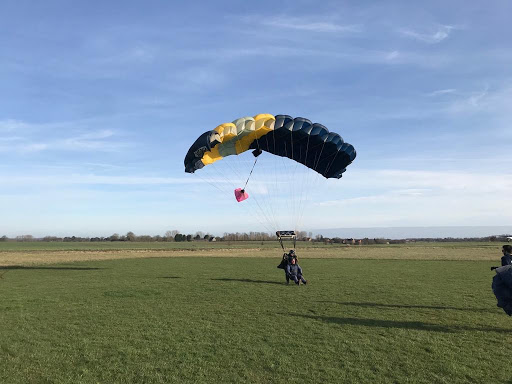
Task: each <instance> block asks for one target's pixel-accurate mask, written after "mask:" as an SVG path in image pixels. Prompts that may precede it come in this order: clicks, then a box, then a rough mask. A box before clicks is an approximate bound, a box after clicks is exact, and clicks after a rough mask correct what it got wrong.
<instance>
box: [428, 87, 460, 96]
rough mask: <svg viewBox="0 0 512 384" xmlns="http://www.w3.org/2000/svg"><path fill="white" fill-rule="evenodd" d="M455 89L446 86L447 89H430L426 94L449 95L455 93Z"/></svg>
mask: <svg viewBox="0 0 512 384" xmlns="http://www.w3.org/2000/svg"><path fill="white" fill-rule="evenodd" d="M456 92H457V90H456V89H453V88H448V89H439V90H437V91H432V92H430V93H428V94H427V96H432V97H434V96H441V95H449V94H454V93H456Z"/></svg>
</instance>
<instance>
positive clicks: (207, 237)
mask: <svg viewBox="0 0 512 384" xmlns="http://www.w3.org/2000/svg"><path fill="white" fill-rule="evenodd" d="M211 237H213V236H212V235H210V234H206V235H204V237H203V239H204V240H210V238H211Z"/></svg>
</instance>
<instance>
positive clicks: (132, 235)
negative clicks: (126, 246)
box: [126, 231, 137, 241]
mask: <svg viewBox="0 0 512 384" xmlns="http://www.w3.org/2000/svg"><path fill="white" fill-rule="evenodd" d="M126 240H127V241H136V240H137V237H136V236H135V233H133V232H131V231H130V232H128V233H127V234H126Z"/></svg>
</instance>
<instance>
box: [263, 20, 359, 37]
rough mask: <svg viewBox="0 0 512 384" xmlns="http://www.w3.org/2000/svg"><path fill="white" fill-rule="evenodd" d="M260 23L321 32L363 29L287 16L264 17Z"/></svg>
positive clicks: (357, 30) (356, 26) (355, 31)
mask: <svg viewBox="0 0 512 384" xmlns="http://www.w3.org/2000/svg"><path fill="white" fill-rule="evenodd" d="M260 23H261V24H263V25H266V26H270V27H275V28H283V29H295V30H299V31H308V32H320V33H345V32H349V33H359V32H361V31H362V27H361V26H360V25H354V24H352V25H342V24H336V23H333V22H329V21H308V20H305V19H302V18H297V17H286V16H281V17H274V18H270V19H263V20H260Z"/></svg>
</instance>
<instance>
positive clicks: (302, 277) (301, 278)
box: [299, 275, 308, 284]
mask: <svg viewBox="0 0 512 384" xmlns="http://www.w3.org/2000/svg"><path fill="white" fill-rule="evenodd" d="M299 279H300V281H302V284H307V283H308V282H307V281H306V279H305V278H304V276H302V275H299Z"/></svg>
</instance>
